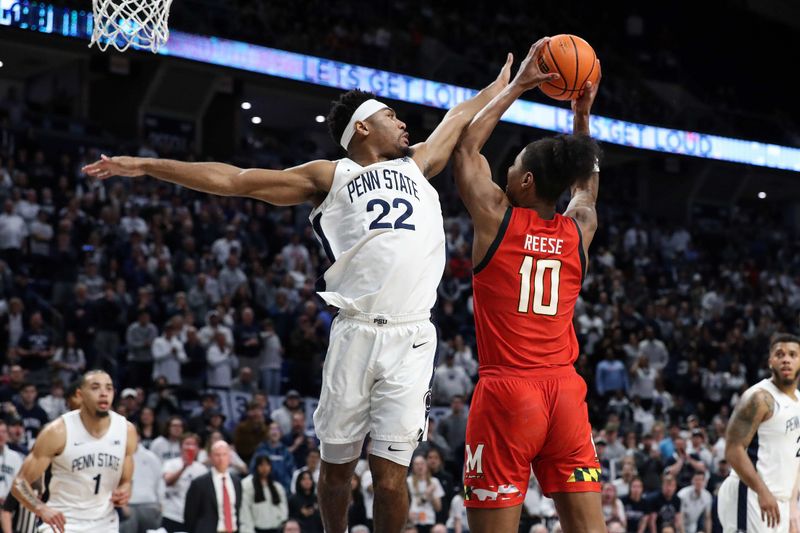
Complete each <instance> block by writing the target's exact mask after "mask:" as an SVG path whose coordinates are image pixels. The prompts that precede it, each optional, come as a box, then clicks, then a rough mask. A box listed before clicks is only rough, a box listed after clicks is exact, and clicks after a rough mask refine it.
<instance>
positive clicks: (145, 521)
mask: <svg viewBox="0 0 800 533" xmlns="http://www.w3.org/2000/svg"><path fill="white" fill-rule="evenodd" d="M142 437H143V436H142V435H141V434H140V435H139V443H138V445H137V446H136V453H134V454H133V464H134V466H133V480H132V483H131V485H132V487H133V488H132V490H131V498H130V500H129V501H128V504H127V505H125V506H123V507H122V517H123V520H122V521H121V522H120V528H119V530H120V533H140V532H141V531H147V530H151V529H157V528H158V527H159V526H160V525H161V502H160V500H159V496H160V495H161V494H163V492H164V486H165V483H164V478H163V477H162V475H161V461H160V460H159V458H158V457H157V456H156V454H154V453H153V452H151V451H150V450H148V449H147V447H146V446H145V445H144V442H143V438H142Z"/></svg>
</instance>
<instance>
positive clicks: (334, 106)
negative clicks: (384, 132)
mask: <svg viewBox="0 0 800 533" xmlns="http://www.w3.org/2000/svg"><path fill="white" fill-rule="evenodd" d="M370 98H375V95H374V94H373V93H369V92H367V91H362V90H360V89H353V90H352V91H347V92H346V93H343V94H341V95H340V96H339V98H337V99H336V100H334V101H333V102H331V110H330V111H329V112H328V118H327V122H328V131H330V134H331V137H332V138H333V142H334V144H335V145H336V146H339V141H340V140H341V139H342V133H344V129H345V128H346V127H347V123H348V122H350V118H351V117H352V116H353V113H355V112H356V109H358V106H360V105H361V104H363V103H364V102H366V101H367V100H369V99H370Z"/></svg>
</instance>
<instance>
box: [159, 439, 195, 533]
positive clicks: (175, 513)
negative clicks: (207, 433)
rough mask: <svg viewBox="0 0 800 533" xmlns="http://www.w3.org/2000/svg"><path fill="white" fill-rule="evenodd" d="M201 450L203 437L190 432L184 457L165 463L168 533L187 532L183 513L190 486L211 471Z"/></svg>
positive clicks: (163, 521)
mask: <svg viewBox="0 0 800 533" xmlns="http://www.w3.org/2000/svg"><path fill="white" fill-rule="evenodd" d="M153 444H155V443H153ZM199 450H200V437H198V436H197V435H195V434H194V433H186V434H184V435H183V436H182V437H181V441H180V455H179V456H178V457H173V458H171V459H167V460H166V461H164V464H163V467H162V469H161V471H162V476H163V478H164V484H165V485H166V489H165V491H164V496H163V499H162V501H161V515H162V516H161V527H163V528H164V529H166V530H167V532H168V533H178V532H181V531H185V529H186V528H185V527H184V513H183V512H184V506H185V504H186V495H187V493H188V492H189V486H190V485H191V484H192V481H193V480H195V479H197V478H198V477H200V476H202V475H204V474H206V473H207V472H208V468H207V467H206V465H204V464H203V461H202V460H201V459H200V457H199V453H198V452H199ZM151 451H152V450H151Z"/></svg>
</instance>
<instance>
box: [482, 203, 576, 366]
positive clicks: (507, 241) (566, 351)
mask: <svg viewBox="0 0 800 533" xmlns="http://www.w3.org/2000/svg"><path fill="white" fill-rule="evenodd" d="M585 269H586V258H585V257H584V253H583V244H582V238H581V233H580V229H579V227H578V224H577V222H576V221H575V219H573V218H570V217H565V216H563V215H559V214H556V215H555V216H554V217H553V219H552V220H544V219H542V218H540V217H539V215H538V214H537V213H536V212H535V211H533V210H532V209H526V208H518V207H515V208H509V209H508V211H507V212H506V215H505V217H504V218H503V223H502V224H501V225H500V229H499V231H498V233H497V237H496V238H495V240H494V242H493V243H492V245H491V246H490V247H489V251H488V252H487V253H486V257H485V258H484V259H483V261H481V263H480V264H479V265H478V266H477V267H476V268H475V272H474V277H473V282H472V283H473V290H474V310H475V328H476V333H477V337H478V339H477V341H478V360H479V362H480V375H481V376H498V377H503V376H509V377H525V376H528V375H530V371H538V372H537V374H539V375H541V374H542V373H543V372H544V374H545V375H546V374H547V373H548V372H549V371H558V370H563V369H564V367H569V366H571V365H572V364H573V363H574V362H575V360H576V359H577V358H578V339H577V338H576V337H575V329H574V327H573V325H572V316H573V314H574V310H575V302H576V301H577V299H578V293H579V292H580V290H581V284H582V281H583V274H584V271H585Z"/></svg>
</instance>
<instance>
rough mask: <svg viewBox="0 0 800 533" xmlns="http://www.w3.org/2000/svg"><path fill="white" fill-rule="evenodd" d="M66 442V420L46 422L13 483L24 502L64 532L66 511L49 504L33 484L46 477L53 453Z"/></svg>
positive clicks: (16, 495)
mask: <svg viewBox="0 0 800 533" xmlns="http://www.w3.org/2000/svg"><path fill="white" fill-rule="evenodd" d="M66 442H67V430H66V427H65V426H64V421H63V420H61V419H60V418H59V419H57V420H55V421H53V422H51V423H50V424H48V425H47V426H45V427H44V429H42V431H41V432H40V433H39V436H38V437H37V439H36V444H34V445H33V450H31V453H30V454H28V456H27V457H26V458H25V460H24V461H23V462H22V467H21V468H20V470H19V474H17V477H16V478H15V479H14V483H13V485H12V486H11V493H12V494H13V495H14V497H15V498H16V499H17V501H18V502H19V503H20V505H24V506H25V507H26V508H27V509H28V510H30V511H31V512H33V513H34V514H36V516H38V517H39V518H41V519H42V522H44V523H45V524H48V525H50V526H51V527H52V528H53V530H55V531H56V532H58V533H63V532H64V527H65V524H66V519H65V518H64V515H63V514H62V513H60V512H59V511H56V510H55V509H51V508H50V507H48V506H47V505H45V504H44V502H42V500H40V499H39V497H38V496H37V495H36V492H34V490H33V488H31V484H32V483H34V482H35V481H36V480H37V479H39V478H41V477H42V474H44V471H45V470H47V467H48V466H50V462H51V461H52V460H53V457H55V456H56V455H58V454H59V453H61V452H63V451H64V446H65V445H66Z"/></svg>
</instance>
